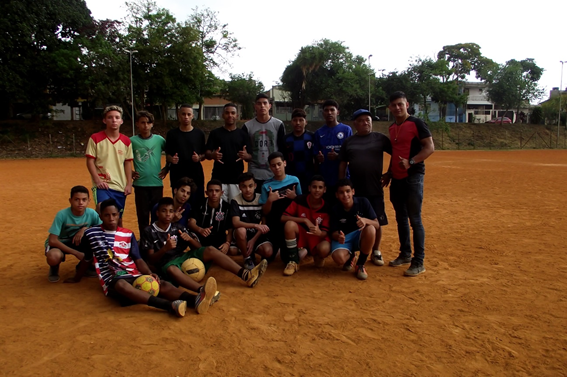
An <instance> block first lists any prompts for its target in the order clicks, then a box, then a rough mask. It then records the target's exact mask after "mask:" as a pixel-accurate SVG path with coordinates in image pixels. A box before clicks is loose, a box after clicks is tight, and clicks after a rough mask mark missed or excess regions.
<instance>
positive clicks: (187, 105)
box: [179, 103, 193, 111]
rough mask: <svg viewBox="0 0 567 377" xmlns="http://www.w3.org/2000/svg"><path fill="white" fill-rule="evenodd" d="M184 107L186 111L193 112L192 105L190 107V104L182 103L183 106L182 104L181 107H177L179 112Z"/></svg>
mask: <svg viewBox="0 0 567 377" xmlns="http://www.w3.org/2000/svg"><path fill="white" fill-rule="evenodd" d="M184 107H186V108H188V109H191V111H193V105H190V104H188V103H184V104H182V105H181V106H179V110H181V109H182V108H184Z"/></svg>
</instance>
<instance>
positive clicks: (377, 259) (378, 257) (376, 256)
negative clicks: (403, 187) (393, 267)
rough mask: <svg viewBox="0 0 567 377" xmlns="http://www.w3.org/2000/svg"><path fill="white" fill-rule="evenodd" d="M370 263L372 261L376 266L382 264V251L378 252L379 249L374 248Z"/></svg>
mask: <svg viewBox="0 0 567 377" xmlns="http://www.w3.org/2000/svg"><path fill="white" fill-rule="evenodd" d="M372 263H374V264H375V265H376V266H383V265H384V259H382V253H381V252H380V250H374V251H373V252H372Z"/></svg>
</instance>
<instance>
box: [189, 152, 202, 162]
mask: <svg viewBox="0 0 567 377" xmlns="http://www.w3.org/2000/svg"><path fill="white" fill-rule="evenodd" d="M191 159H192V160H193V162H200V161H201V157H199V155H198V154H197V152H195V151H193V156H191Z"/></svg>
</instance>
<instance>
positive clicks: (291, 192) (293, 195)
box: [285, 185, 297, 200]
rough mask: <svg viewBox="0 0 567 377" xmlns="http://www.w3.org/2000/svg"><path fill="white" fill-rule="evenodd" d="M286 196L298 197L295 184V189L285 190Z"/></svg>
mask: <svg viewBox="0 0 567 377" xmlns="http://www.w3.org/2000/svg"><path fill="white" fill-rule="evenodd" d="M285 197H286V198H288V199H291V200H293V199H295V198H297V193H296V192H295V185H294V186H293V190H287V191H286V192H285Z"/></svg>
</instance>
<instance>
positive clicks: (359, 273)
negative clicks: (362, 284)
mask: <svg viewBox="0 0 567 377" xmlns="http://www.w3.org/2000/svg"><path fill="white" fill-rule="evenodd" d="M354 271H355V272H356V278H357V279H359V280H366V279H368V273H367V272H366V268H365V267H364V266H358V265H357V266H356V268H355V270H354Z"/></svg>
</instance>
